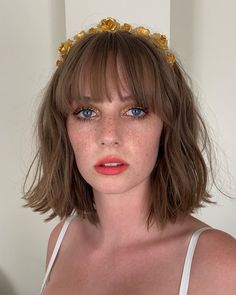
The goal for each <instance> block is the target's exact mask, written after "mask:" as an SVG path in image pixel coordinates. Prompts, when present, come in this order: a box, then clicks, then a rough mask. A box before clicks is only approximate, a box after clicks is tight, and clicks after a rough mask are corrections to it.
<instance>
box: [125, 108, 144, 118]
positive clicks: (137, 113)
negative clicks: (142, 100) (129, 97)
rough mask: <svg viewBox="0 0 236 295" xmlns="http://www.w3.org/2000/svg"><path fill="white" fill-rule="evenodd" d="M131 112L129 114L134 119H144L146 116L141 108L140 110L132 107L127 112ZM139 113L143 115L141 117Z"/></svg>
mask: <svg viewBox="0 0 236 295" xmlns="http://www.w3.org/2000/svg"><path fill="white" fill-rule="evenodd" d="M130 111H131V113H132V115H134V117H135V118H137V119H138V118H141V117H144V116H145V114H146V112H145V111H144V110H143V109H142V108H140V107H133V108H130V109H129V110H128V112H130ZM140 113H143V114H142V115H140Z"/></svg>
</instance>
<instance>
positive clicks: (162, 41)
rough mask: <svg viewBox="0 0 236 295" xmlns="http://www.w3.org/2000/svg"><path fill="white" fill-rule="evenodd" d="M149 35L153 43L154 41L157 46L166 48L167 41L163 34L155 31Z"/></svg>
mask: <svg viewBox="0 0 236 295" xmlns="http://www.w3.org/2000/svg"><path fill="white" fill-rule="evenodd" d="M151 37H152V40H153V41H154V43H156V44H157V45H158V46H159V47H161V48H162V49H164V50H167V49H168V46H167V43H168V42H167V39H166V36H165V35H161V34H159V33H155V34H153V35H152V36H151Z"/></svg>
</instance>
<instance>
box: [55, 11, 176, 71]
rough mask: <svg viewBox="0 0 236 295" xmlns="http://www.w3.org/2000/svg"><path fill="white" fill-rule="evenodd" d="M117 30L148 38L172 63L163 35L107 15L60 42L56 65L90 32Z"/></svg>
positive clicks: (172, 59) (173, 57)
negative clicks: (86, 29) (91, 25)
mask: <svg viewBox="0 0 236 295" xmlns="http://www.w3.org/2000/svg"><path fill="white" fill-rule="evenodd" d="M117 31H127V32H129V33H131V34H133V35H136V36H142V37H145V38H147V39H148V40H150V41H151V42H152V43H153V44H154V45H155V46H157V47H158V48H160V49H162V50H163V52H164V53H165V55H166V58H167V61H168V63H169V64H173V63H174V62H175V56H174V55H173V54H172V53H170V52H169V51H168V41H167V38H166V36H165V35H162V34H160V33H153V34H151V32H150V30H149V29H146V28H144V27H136V28H132V26H131V25H130V24H127V23H124V24H122V25H121V24H119V23H118V22H117V21H116V20H115V19H114V18H111V17H107V18H105V19H102V20H101V21H100V23H99V24H98V25H97V26H96V27H92V28H90V29H89V30H88V31H87V32H85V31H81V32H80V33H78V34H76V35H75V36H74V37H73V39H68V40H66V41H65V42H62V43H61V45H60V47H59V48H58V52H59V55H60V56H59V59H58V60H57V62H56V65H57V66H58V65H60V64H61V63H62V62H63V61H64V59H65V57H66V56H67V54H68V53H69V51H70V49H71V47H72V46H73V45H74V44H75V43H77V42H78V41H80V40H81V39H83V38H84V37H85V36H87V35H90V34H96V33H99V32H117Z"/></svg>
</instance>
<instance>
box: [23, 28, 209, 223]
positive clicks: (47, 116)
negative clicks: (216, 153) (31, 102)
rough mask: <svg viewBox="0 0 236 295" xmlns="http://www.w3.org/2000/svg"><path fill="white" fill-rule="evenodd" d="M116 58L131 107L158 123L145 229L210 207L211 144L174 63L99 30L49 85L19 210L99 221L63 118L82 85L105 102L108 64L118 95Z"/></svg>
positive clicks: (128, 37) (125, 36)
mask: <svg viewBox="0 0 236 295" xmlns="http://www.w3.org/2000/svg"><path fill="white" fill-rule="evenodd" d="M118 59H119V60H120V61H122V65H123V70H124V75H125V80H126V82H127V86H128V89H129V90H130V92H131V93H132V94H133V96H134V97H135V99H136V103H137V104H138V105H139V106H141V107H144V108H148V109H150V110H152V111H153V112H155V113H156V114H158V116H160V118H161V119H162V121H163V131H162V134H161V139H160V147H159V153H158V157H157V162H156V165H155V167H154V169H153V171H152V173H151V175H150V179H151V194H150V196H149V204H150V205H149V210H148V212H147V226H148V227H149V225H150V223H151V222H152V221H153V222H154V221H155V222H157V224H159V225H161V226H164V225H165V224H166V223H167V222H168V221H171V222H174V221H175V220H176V218H177V217H179V216H181V215H186V214H189V213H192V212H194V210H195V209H197V208H200V207H203V203H204V202H205V203H215V202H213V201H211V200H210V198H211V195H210V194H209V192H208V184H209V182H210V181H209V180H210V175H213V168H212V163H213V161H212V159H213V153H212V152H213V149H212V143H211V141H210V138H209V135H208V132H207V128H206V124H205V123H204V120H203V119H202V116H201V115H200V112H199V108H198V105H197V101H196V99H195V97H194V94H193V92H192V90H191V86H190V85H191V84H190V79H189V77H188V76H187V74H186V73H185V72H184V70H183V69H182V67H181V65H180V64H179V62H178V61H175V62H174V64H173V65H170V64H168V62H167V59H166V56H165V54H164V53H163V52H162V51H161V50H160V49H158V48H157V47H156V46H154V45H153V44H152V43H151V42H150V41H148V40H147V39H145V38H144V37H141V36H134V35H132V34H130V33H128V32H125V31H118V32H115V33H111V32H102V33H95V34H92V35H88V36H86V37H84V38H83V39H82V40H81V41H79V42H77V43H76V44H75V45H74V46H73V47H72V48H71V50H70V52H69V54H68V56H67V57H66V58H65V60H64V61H63V62H62V64H60V65H59V66H58V68H57V69H56V71H55V73H54V74H53V76H52V78H51V80H50V81H49V84H48V85H47V87H46V91H45V93H44V97H43V100H42V103H41V105H40V108H39V112H38V117H37V124H36V133H37V138H38V141H37V142H38V149H37V153H36V155H35V157H34V159H33V161H32V163H31V166H30V168H29V170H28V173H27V175H26V179H25V183H24V187H23V189H24V196H23V198H24V200H25V201H26V204H25V205H24V206H26V207H27V206H28V207H31V208H33V210H34V211H38V212H40V213H46V212H48V211H50V210H51V211H52V212H51V214H50V215H49V217H48V218H47V219H46V220H51V219H53V218H54V217H56V216H58V217H59V218H61V219H62V218H64V217H67V216H69V215H70V214H71V213H72V212H77V214H78V215H80V216H82V217H83V218H88V220H89V221H90V222H91V223H93V224H94V225H96V224H98V223H99V217H98V214H97V212H96V209H95V206H94V205H95V202H94V197H93V190H92V187H91V186H90V185H89V184H88V183H87V182H86V181H85V180H84V178H83V177H82V176H81V174H80V172H79V170H78V168H77V166H76V162H75V157H74V153H73V150H72V146H71V144H70V141H69V138H68V134H67V129H66V120H67V116H68V112H69V108H70V105H71V101H72V100H74V99H76V100H80V99H81V97H82V96H83V89H84V85H85V84H86V85H89V87H90V91H91V94H92V97H94V98H96V99H97V100H99V101H103V100H105V99H109V100H110V99H111V98H110V94H109V88H108V87H107V83H106V81H107V79H106V77H107V76H106V75H107V67H108V60H110V61H112V67H110V68H111V69H110V70H111V78H112V79H113V81H114V83H115V85H116V87H117V89H118V91H119V89H120V77H119V74H118V69H117V64H118V62H117V61H118ZM140 81H142V82H140ZM35 164H36V169H33V167H34V165H35ZM32 173H33V175H34V177H33V179H32V180H31V181H30V185H29V187H28V189H26V184H27V183H28V181H29V179H30V177H29V176H30V175H31V174H32ZM213 181H214V177H213Z"/></svg>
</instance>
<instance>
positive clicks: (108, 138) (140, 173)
mask: <svg viewBox="0 0 236 295" xmlns="http://www.w3.org/2000/svg"><path fill="white" fill-rule="evenodd" d="M121 79H122V77H121ZM110 84H111V85H110V90H111V95H112V102H109V101H108V100H107V101H105V102H102V103H101V102H99V103H95V102H93V103H92V105H91V106H92V107H93V108H94V109H95V111H93V112H92V113H91V112H90V113H89V117H90V118H89V119H87V121H81V120H80V119H79V118H81V117H82V118H84V117H85V116H86V113H85V112H80V113H78V114H74V110H77V109H78V108H79V107H81V105H80V103H79V102H76V101H74V102H73V104H72V111H71V113H70V114H69V116H68V120H67V131H68V135H69V139H70V142H71V145H72V148H73V151H74V154H75V159H76V163H77V167H78V169H79V171H80V173H81V175H82V176H83V178H84V179H85V180H86V181H87V182H88V183H89V184H90V185H91V186H92V188H93V193H94V199H95V203H96V209H97V212H98V215H99V218H100V222H101V224H100V226H99V228H98V230H97V231H96V233H93V237H95V240H96V243H97V244H99V245H100V246H101V245H103V246H107V247H114V246H116V247H117V246H121V245H124V244H129V243H130V242H131V241H135V240H143V239H147V238H150V237H151V236H152V234H153V232H152V231H150V232H147V229H146V226H145V216H146V215H145V214H146V210H147V197H148V194H149V188H150V183H149V180H150V173H151V171H152V170H153V168H154V166H155V162H156V158H157V156H158V149H159V141H160V136H161V132H162V128H163V122H162V121H161V119H160V118H159V117H158V116H157V115H156V114H154V113H152V112H149V113H148V114H145V112H144V111H143V110H141V111H137V109H132V107H134V101H133V100H132V99H131V100H127V101H125V102H123V101H121V99H120V97H119V94H118V93H117V91H116V89H115V87H113V85H112V83H111V81H110ZM86 96H90V93H89V92H88V91H87V93H86ZM122 96H130V93H129V91H128V90H127V89H125V88H124V87H123V88H122ZM135 112H136V113H135ZM137 117H139V118H140V119H137ZM107 155H114V156H117V157H119V158H121V159H123V160H125V161H126V162H127V163H128V164H129V167H128V169H127V170H125V171H124V172H123V173H121V174H118V175H112V176H111V175H102V174H99V173H97V172H96V171H95V169H94V167H93V166H94V165H95V164H96V163H97V161H98V160H99V159H101V158H104V157H105V156H107ZM153 231H154V228H153Z"/></svg>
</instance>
